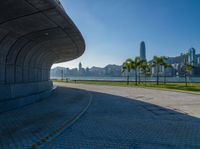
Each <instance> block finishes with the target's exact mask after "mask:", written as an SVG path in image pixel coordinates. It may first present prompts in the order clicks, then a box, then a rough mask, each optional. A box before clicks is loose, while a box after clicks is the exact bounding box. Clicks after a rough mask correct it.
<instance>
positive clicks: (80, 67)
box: [78, 62, 82, 71]
mask: <svg viewBox="0 0 200 149" xmlns="http://www.w3.org/2000/svg"><path fill="white" fill-rule="evenodd" d="M78 68H79V69H78V70H79V71H81V70H82V64H81V62H80V63H79V65H78Z"/></svg>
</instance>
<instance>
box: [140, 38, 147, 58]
mask: <svg viewBox="0 0 200 149" xmlns="http://www.w3.org/2000/svg"><path fill="white" fill-rule="evenodd" d="M140 59H141V60H146V47H145V42H144V41H142V42H141V43H140Z"/></svg>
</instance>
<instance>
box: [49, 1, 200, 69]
mask: <svg viewBox="0 0 200 149" xmlns="http://www.w3.org/2000/svg"><path fill="white" fill-rule="evenodd" d="M61 3H62V4H63V6H64V8H65V10H66V11H67V13H68V14H69V16H70V17H71V18H72V19H73V20H74V22H75V24H76V25H77V26H78V28H79V29H80V31H81V33H82V34H83V37H84V38H85V41H86V51H85V53H84V54H83V56H82V57H80V58H78V59H76V60H73V61H70V62H66V63H62V64H56V65H54V66H53V67H56V66H63V67H69V68H73V67H76V66H77V65H78V63H79V62H82V64H83V67H92V66H93V65H95V66H99V67H104V66H106V65H107V64H118V65H120V64H121V63H122V62H123V61H124V60H125V59H126V58H128V57H132V58H133V57H135V56H139V55H140V53H139V48H140V42H141V41H145V44H146V57H147V60H150V59H151V58H152V57H153V55H158V56H161V55H165V56H170V57H173V56H177V55H179V54H180V53H181V52H184V51H186V50H187V49H190V48H191V47H194V48H195V49H196V52H197V53H200V34H199V33H200V28H199V26H200V20H199V15H200V9H199V6H200V1H197V0H193V1H189V0H166V1H165V0H163V1H161V0H154V1H148V0H124V1H119V0H118V1H115V0H109V1H107V0H102V1H92V0H85V1H81V0H73V1H72V0H68V1H65V0H61ZM180 3H181V5H180ZM102 10H103V11H102Z"/></svg>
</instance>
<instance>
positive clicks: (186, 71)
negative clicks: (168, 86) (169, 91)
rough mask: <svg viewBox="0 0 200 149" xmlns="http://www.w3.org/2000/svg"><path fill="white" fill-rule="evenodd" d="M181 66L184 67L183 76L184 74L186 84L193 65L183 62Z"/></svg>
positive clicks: (186, 84)
mask: <svg viewBox="0 0 200 149" xmlns="http://www.w3.org/2000/svg"><path fill="white" fill-rule="evenodd" d="M183 68H184V76H185V86H188V80H187V78H188V75H189V73H190V72H191V71H192V69H193V66H192V65H191V64H189V63H185V64H184V66H183Z"/></svg>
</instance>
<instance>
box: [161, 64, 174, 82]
mask: <svg viewBox="0 0 200 149" xmlns="http://www.w3.org/2000/svg"><path fill="white" fill-rule="evenodd" d="M163 67H164V84H166V69H167V68H172V65H171V64H167V63H163Z"/></svg>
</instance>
